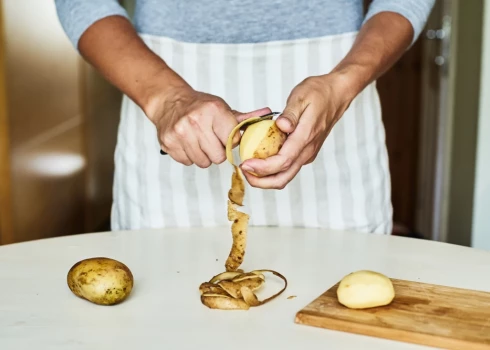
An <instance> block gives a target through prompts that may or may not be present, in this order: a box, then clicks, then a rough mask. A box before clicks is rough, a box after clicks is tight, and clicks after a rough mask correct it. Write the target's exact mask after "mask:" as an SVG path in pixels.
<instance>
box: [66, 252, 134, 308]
mask: <svg viewBox="0 0 490 350" xmlns="http://www.w3.org/2000/svg"><path fill="white" fill-rule="evenodd" d="M66 280H67V284H68V287H69V288H70V290H71V291H72V292H73V293H74V294H75V295H77V296H78V297H80V298H83V299H86V300H88V301H90V302H92V303H94V304H98V305H115V304H118V303H120V302H122V301H124V300H125V299H126V298H127V297H128V296H129V294H130V293H131V291H132V289H133V284H134V278H133V274H132V273H131V270H130V269H129V268H128V267H127V266H126V265H124V264H123V263H121V262H119V261H117V260H114V259H110V258H104V257H95V258H89V259H84V260H82V261H79V262H77V263H76V264H75V265H73V266H72V267H71V269H70V270H69V271H68V275H67V277H66Z"/></svg>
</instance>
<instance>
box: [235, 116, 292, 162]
mask: <svg viewBox="0 0 490 350" xmlns="http://www.w3.org/2000/svg"><path fill="white" fill-rule="evenodd" d="M286 137H287V135H286V134H285V133H284V132H282V131H281V130H279V128H278V127H277V125H276V122H275V120H263V121H260V122H257V123H254V124H252V125H250V126H248V127H247V128H246V129H245V131H244V132H243V135H242V138H241V140H240V160H241V161H242V162H244V161H246V160H247V159H250V158H260V159H265V158H268V157H270V156H273V155H276V154H277V153H278V152H279V150H280V149H281V147H282V145H283V144H284V142H285V141H286Z"/></svg>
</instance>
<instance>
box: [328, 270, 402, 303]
mask: <svg viewBox="0 0 490 350" xmlns="http://www.w3.org/2000/svg"><path fill="white" fill-rule="evenodd" d="M394 297H395V289H394V288H393V284H392V283H391V280H390V279H389V278H388V277H386V276H385V275H383V274H381V273H378V272H374V271H367V270H361V271H356V272H353V273H350V274H348V275H347V276H345V277H344V278H343V279H342V280H341V281H340V284H339V287H338V289H337V298H338V300H339V303H341V304H342V305H344V306H347V307H348V308H351V309H367V308H371V307H376V306H384V305H388V304H389V303H391V301H392V300H393V298H394Z"/></svg>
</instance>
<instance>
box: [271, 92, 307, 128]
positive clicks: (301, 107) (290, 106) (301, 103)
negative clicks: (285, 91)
mask: <svg viewBox="0 0 490 350" xmlns="http://www.w3.org/2000/svg"><path fill="white" fill-rule="evenodd" d="M307 107H308V105H307V104H306V102H305V100H304V98H302V97H296V96H291V97H290V98H289V100H288V103H287V105H286V108H285V109H284V111H283V112H282V113H281V115H280V116H279V117H278V118H277V120H276V124H277V127H278V128H279V129H280V130H281V131H282V132H285V133H287V134H290V133H292V132H293V131H294V130H295V129H296V127H297V126H298V123H299V119H300V118H301V115H302V114H303V112H304V111H305V109H306V108H307Z"/></svg>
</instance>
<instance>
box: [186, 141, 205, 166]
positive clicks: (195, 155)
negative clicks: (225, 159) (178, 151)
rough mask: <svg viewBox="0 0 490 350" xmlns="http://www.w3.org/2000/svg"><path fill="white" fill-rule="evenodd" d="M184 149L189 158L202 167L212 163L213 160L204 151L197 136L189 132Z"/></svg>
mask: <svg viewBox="0 0 490 350" xmlns="http://www.w3.org/2000/svg"><path fill="white" fill-rule="evenodd" d="M184 151H185V153H186V155H187V157H189V159H190V160H191V161H192V162H193V163H194V164H196V165H197V166H198V167H200V168H207V167H209V166H210V165H211V160H210V159H209V158H208V156H207V155H206V154H205V153H204V152H203V151H202V149H201V146H200V145H199V141H198V139H197V137H196V136H195V135H194V134H192V133H189V135H188V136H187V138H186V140H185V143H184Z"/></svg>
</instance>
